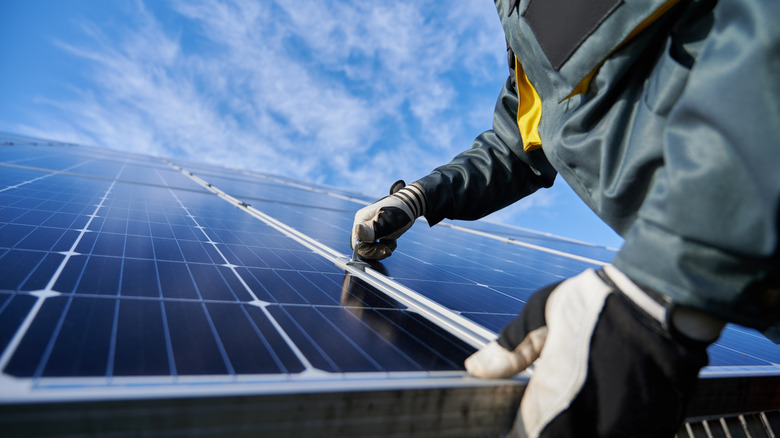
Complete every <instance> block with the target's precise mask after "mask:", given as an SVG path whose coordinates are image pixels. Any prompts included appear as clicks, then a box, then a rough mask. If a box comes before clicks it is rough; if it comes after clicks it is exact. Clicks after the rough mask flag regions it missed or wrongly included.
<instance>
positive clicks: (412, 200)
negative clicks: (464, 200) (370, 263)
mask: <svg viewBox="0 0 780 438" xmlns="http://www.w3.org/2000/svg"><path fill="white" fill-rule="evenodd" d="M399 183H400V184H399ZM399 185H400V186H402V185H403V181H399V182H397V183H395V184H393V188H391V189H390V196H386V197H384V198H382V199H380V200H379V201H377V202H375V203H373V204H371V205H369V206H367V207H363V208H361V209H360V210H358V212H357V213H355V220H354V222H353V223H352V235H351V237H350V248H353V249H354V248H355V244H356V243H357V242H359V243H357V254H358V256H360V257H361V258H363V259H367V260H382V259H384V258H387V257H389V256H390V255H391V254H392V253H393V251H394V250H395V248H396V246H397V244H396V239H398V238H399V237H400V236H401V234H403V233H405V232H406V230H408V229H409V228H411V226H412V224H414V221H415V219H417V218H418V217H420V216H422V215H423V214H425V202H426V200H425V193H424V192H423V190H422V188H420V186H418V185H416V184H410V185H408V186H406V187H403V188H401V189H398V188H397V187H398V186H399Z"/></svg>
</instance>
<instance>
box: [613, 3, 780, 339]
mask: <svg viewBox="0 0 780 438" xmlns="http://www.w3.org/2000/svg"><path fill="white" fill-rule="evenodd" d="M713 17H714V18H713V24H712V28H711V30H710V32H709V34H708V35H707V38H706V39H705V40H704V43H703V45H702V46H701V51H700V53H699V54H698V56H697V57H696V60H695V62H693V63H692V65H691V66H690V68H689V66H685V65H684V63H683V64H680V65H677V67H676V68H678V69H682V68H685V69H688V68H689V70H690V71H689V73H688V74H689V76H688V79H687V82H686V86H685V89H684V90H683V92H682V94H681V95H680V96H679V99H677V101H676V103H675V104H674V106H673V107H672V108H671V110H670V112H669V116H668V119H667V122H666V125H665V128H664V130H663V131H662V132H660V133H659V135H662V136H663V137H662V140H663V159H664V165H663V166H661V167H659V169H658V171H657V173H656V174H655V175H654V178H653V183H652V185H651V187H650V190H649V192H648V194H647V197H646V198H645V200H644V202H643V203H642V206H641V208H640V210H639V217H638V219H637V220H636V222H635V223H634V224H633V225H632V227H631V228H630V229H629V230H628V232H627V234H626V235H625V236H624V237H625V238H626V241H625V244H624V246H623V248H622V249H621V251H620V253H619V254H618V256H617V258H616V259H615V265H616V266H618V267H619V268H620V269H621V270H623V272H625V273H626V274H627V275H628V276H629V277H631V278H632V279H634V280H635V281H636V282H638V283H640V284H643V285H645V286H647V287H650V288H651V289H655V290H658V291H661V292H664V293H666V294H668V295H670V296H671V298H672V299H673V300H674V301H676V302H678V303H679V304H684V305H689V306H692V307H696V308H701V309H704V310H707V311H709V312H711V313H714V314H716V315H717V316H719V317H722V318H724V319H726V320H728V321H732V322H737V323H740V324H744V325H748V326H752V327H757V328H761V329H766V328H768V327H770V326H772V325H777V324H778V322H780V289H778V285H779V284H780V283H779V282H778V275H780V263H779V262H780V257H778V255H779V254H778V228H779V227H780V221H779V218H778V212H779V211H780V170H778V169H780V81H778V78H780V27H778V26H777V25H776V23H777V20H780V2H777V1H776V0H761V1H755V0H722V1H720V2H718V3H717V6H716V7H715V9H714V15H713ZM649 254H650V255H653V256H652V257H648V255H649Z"/></svg>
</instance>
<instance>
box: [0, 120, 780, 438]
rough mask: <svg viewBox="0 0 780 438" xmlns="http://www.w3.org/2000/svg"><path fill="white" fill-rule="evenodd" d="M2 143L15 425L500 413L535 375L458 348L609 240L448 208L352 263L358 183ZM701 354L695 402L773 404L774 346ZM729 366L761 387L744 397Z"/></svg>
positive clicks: (421, 422)
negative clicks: (456, 216) (487, 366)
mask: <svg viewBox="0 0 780 438" xmlns="http://www.w3.org/2000/svg"><path fill="white" fill-rule="evenodd" d="M0 144H2V146H0V351H1V352H2V353H0V369H1V370H2V375H1V376H0V425H2V427H3V430H7V431H11V434H12V435H13V434H40V435H47V434H48V435H57V434H68V433H81V432H84V431H91V432H94V433H105V434H108V433H132V431H139V430H156V431H158V432H162V433H184V434H187V433H194V432H193V431H197V433H198V434H215V435H224V434H236V433H254V432H257V431H265V432H268V433H280V434H283V433H288V434H289V433H294V434H295V435H297V436H305V435H312V436H317V435H326V434H338V435H340V436H348V435H365V434H374V435H385V436H391V435H408V434H410V433H411V432H417V433H420V434H424V435H428V436H430V435H452V434H455V435H486V434H487V435H489V434H499V433H501V432H502V431H505V430H506V428H507V427H508V425H509V421H510V420H511V418H512V415H513V413H514V410H515V409H516V406H517V402H518V400H519V396H520V394H521V393H522V388H523V385H524V382H525V377H519V378H517V379H514V380H510V381H501V382H495V381H481V380H478V379H473V378H470V377H468V376H466V375H465V373H464V371H463V367H462V363H463V360H464V359H465V358H466V357H467V356H468V355H469V354H471V353H472V352H473V351H474V350H475V348H478V347H479V346H481V345H483V344H484V343H485V342H487V341H488V340H490V339H492V338H493V337H494V336H495V333H496V332H497V331H498V330H500V328H501V327H502V326H503V325H504V324H506V323H507V322H508V321H509V320H510V319H511V318H513V317H514V316H515V315H516V313H517V312H518V311H520V309H522V306H523V303H524V301H525V300H526V299H527V298H528V296H529V295H530V294H531V293H532V292H533V291H534V290H536V289H537V288H539V287H541V286H543V285H546V284H549V283H551V282H555V281H559V280H561V279H563V278H566V277H569V276H572V275H575V274H577V273H579V272H580V271H582V270H583V269H586V268H592V267H598V266H599V265H602V264H604V263H605V262H608V261H609V260H610V259H611V257H612V256H613V255H614V250H611V249H608V248H603V247H597V246H593V245H588V244H584V243H582V242H574V241H571V240H566V239H561V238H557V237H555V236H549V235H543V234H540V233H536V232H533V231H529V230H522V229H518V228H512V227H505V226H502V225H498V224H491V223H486V222H475V223H469V224H463V223H444V224H442V225H441V226H436V227H433V228H431V229H428V227H423V226H418V227H415V228H413V229H412V230H410V231H409V232H408V233H407V235H405V236H404V239H403V240H402V241H401V242H400V247H399V249H398V250H397V252H396V254H395V255H394V256H393V257H391V258H390V259H387V260H386V261H383V262H382V263H381V264H374V265H372V266H370V267H369V268H367V269H365V270H362V269H360V268H358V267H355V266H352V265H350V264H348V263H347V262H348V255H349V254H350V250H349V242H348V235H349V228H350V226H351V223H352V216H353V214H354V211H356V210H357V209H358V208H360V207H361V206H362V205H364V204H366V203H368V202H370V200H369V199H367V198H366V197H364V196H362V195H360V194H357V193H351V192H347V191H343V190H339V189H335V188H329V187H322V186H316V185H311V184H307V183H305V182H301V181H296V180H292V179H288V178H283V177H275V176H271V175H260V174H254V173H251V172H247V171H241V170H228V169H223V168H217V167H213V166H207V165H202V164H197V163H186V162H177V163H172V162H168V161H166V160H161V159H156V158H151V157H145V156H140V155H135V154H128V153H122V152H117V151H110V150H105V149H97V148H88V147H83V146H76V145H68V144H61V143H50V142H43V141H40V140H35V139H29V138H23V137H18V136H9V135H4V136H0ZM710 355H711V366H710V367H709V368H707V369H706V370H705V371H703V373H702V376H703V382H711V384H710V385H704V390H703V391H702V392H701V394H700V396H699V398H698V400H699V402H698V403H699V404H697V405H696V406H694V407H693V410H694V411H695V413H696V415H709V414H723V413H726V412H727V410H725V409H732V410H733V409H736V410H737V411H734V412H738V411H739V412H741V411H744V410H746V409H753V410H765V409H768V408H775V409H776V408H777V406H776V405H777V404H778V403H777V397H778V396H777V394H778V392H777V381H778V380H777V377H776V376H778V375H780V365H778V364H780V348H778V347H777V346H775V345H774V344H772V343H771V342H769V341H767V340H766V339H764V338H763V337H762V336H761V335H759V334H757V333H754V332H752V331H750V330H747V329H744V328H739V327H729V328H728V329H727V330H726V331H725V332H724V335H723V337H722V338H721V340H720V341H719V342H718V343H717V344H715V345H713V346H712V347H711V349H710ZM732 377H736V379H735V378H732ZM738 381H742V382H753V383H755V382H759V383H761V385H762V388H763V390H759V389H755V388H754V389H753V390H751V392H750V393H749V394H746V396H745V397H743V398H744V400H741V401H736V400H735V399H734V397H733V396H732V395H730V394H728V392H729V391H743V390H744V389H745V387H746V386H745V385H746V384H745V383H739V382H738ZM766 385H770V386H768V387H767V386H766ZM748 386H749V385H748ZM762 397H763V398H762ZM772 397H774V399H772ZM766 400H770V402H766ZM771 400H774V401H771ZM773 403H774V404H773ZM727 405H728V406H729V407H728V408H725V407H724V406H727ZM696 409H699V411H696ZM133 412H135V413H133ZM770 416H771V415H770ZM131 417H132V418H133V421H132V422H131V423H127V421H128V419H129V418H131ZM139 418H140V419H139ZM118 422H119V423H118ZM120 423H121V424H120ZM697 424H698V423H697ZM377 425H381V426H378V427H379V429H377V430H371V431H369V429H367V428H369V427H376V426H377ZM689 427H690V426H689Z"/></svg>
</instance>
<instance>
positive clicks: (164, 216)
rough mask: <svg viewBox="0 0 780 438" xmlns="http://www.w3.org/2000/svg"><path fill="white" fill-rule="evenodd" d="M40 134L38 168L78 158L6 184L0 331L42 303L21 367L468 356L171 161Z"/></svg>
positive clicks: (182, 366) (410, 366) (6, 338)
mask: <svg viewBox="0 0 780 438" xmlns="http://www.w3.org/2000/svg"><path fill="white" fill-rule="evenodd" d="M36 149H37V150H36V151H34V152H35V154H37V155H39V156H38V157H37V158H36V157H35V154H31V155H30V156H28V157H27V161H36V163H35V164H36V165H33V164H29V163H28V165H29V166H30V167H42V168H43V167H48V168H50V169H53V170H63V169H67V168H69V167H72V169H69V170H68V172H71V173H68V174H56V173H46V172H41V171H38V170H30V169H19V168H13V167H12V168H9V169H11V170H12V171H13V172H14V173H15V174H16V176H17V177H16V178H15V180H14V184H19V186H18V187H12V186H11V185H6V186H4V187H0V190H3V191H2V192H0V196H2V198H0V199H2V200H3V201H4V203H3V204H2V205H0V218H2V223H0V236H2V237H0V273H2V275H0V289H2V292H1V293H2V297H3V298H4V300H3V302H2V308H0V317H2V320H0V321H2V323H1V324H0V328H2V329H3V332H2V337H0V340H2V341H3V343H4V344H3V345H4V346H8V344H9V343H10V340H11V338H13V336H14V335H15V334H16V332H17V331H19V330H22V328H21V327H22V321H23V320H24V319H25V318H26V317H28V313H29V312H32V311H33V308H34V306H35V305H36V303H37V304H39V307H38V308H36V309H35V311H34V314H33V315H32V316H31V317H30V318H31V319H30V320H29V321H28V323H29V324H28V326H26V327H25V328H24V333H23V336H21V337H19V338H18V339H17V342H16V344H15V345H14V346H13V350H12V351H10V352H8V351H6V352H5V353H4V355H5V356H6V363H5V366H4V369H3V371H4V372H5V373H7V374H9V375H12V376H16V377H22V378H65V377H105V378H111V377H128V376H187V375H193V376H196V375H222V374H225V375H242V374H247V375H265V374H296V373H301V372H303V371H304V370H306V369H307V368H308V367H312V366H313V367H315V368H318V366H317V365H322V366H323V367H322V368H319V369H321V370H323V371H328V372H334V373H345V372H365V371H380V372H388V371H409V370H413V371H428V370H459V369H462V362H463V359H465V357H466V356H467V355H468V354H470V353H471V352H472V351H473V347H470V346H467V345H466V344H465V343H464V342H463V341H460V340H459V339H457V338H456V337H455V336H453V335H451V334H449V333H447V332H446V331H444V330H443V329H441V328H440V327H438V326H436V325H434V324H432V323H430V322H428V321H427V320H425V319H423V318H421V317H419V316H417V315H415V314H412V313H411V312H409V311H408V310H405V307H404V306H403V305H401V304H399V303H398V302H396V301H395V300H392V299H390V298H387V297H385V296H384V295H383V294H379V293H378V292H376V291H374V290H373V288H371V287H370V286H367V285H362V284H357V283H354V282H347V283H349V284H350V286H349V287H348V288H346V289H345V284H346V283H345V282H344V279H345V274H344V271H342V270H340V269H338V268H336V266H335V265H334V264H333V262H330V261H328V260H327V259H325V258H323V257H322V256H320V255H318V254H315V253H314V252H312V251H311V250H310V249H307V248H305V247H303V246H301V245H300V244H298V243H297V242H295V241H293V240H292V239H290V238H289V237H287V236H285V235H283V234H281V233H280V232H279V231H277V230H275V229H273V228H271V227H270V226H268V225H265V224H264V223H263V222H261V221H259V220H258V219H256V218H253V217H251V216H249V215H247V214H246V213H244V212H242V211H241V210H239V209H238V208H236V207H235V206H232V205H230V204H228V203H227V202H225V201H223V200H222V199H220V198H218V197H217V196H215V195H214V194H211V193H208V192H207V191H205V190H202V188H201V187H200V186H197V185H194V184H195V183H194V182H192V180H190V179H189V178H187V177H186V176H184V175H182V174H181V173H179V172H175V171H173V170H172V168H170V167H160V166H159V164H154V163H149V164H147V167H143V165H142V164H139V165H129V164H127V163H125V161H127V160H125V159H124V158H126V157H123V156H121V155H119V156H113V157H110V161H108V162H105V163H103V164H104V165H103V166H95V165H93V163H95V162H96V158H95V157H91V158H90V156H89V154H86V153H83V151H78V150H75V149H68V150H67V151H65V152H64V153H62V154H60V153H59V151H57V150H56V148H53V150H50V149H48V148H40V147H38V148H36ZM4 150H15V149H13V148H4ZM47 152H48V153H49V154H50V155H48V156H47ZM40 155H43V156H40ZM80 160H81V161H80ZM5 161H6V162H7V161H8V160H5ZM135 161H140V160H135ZM58 162H59V163H60V165H58V164H57V163H58ZM106 175H113V177H112V178H107V179H103V178H104V177H106ZM95 177H98V178H95ZM155 178H157V179H156V180H155ZM190 183H192V184H193V185H194V186H192V187H194V190H181V189H182V188H189V187H187V186H188V185H190ZM50 283H51V284H50ZM47 288H50V289H47ZM38 291H43V292H44V295H43V296H38V297H37V298H36V296H37V295H30V293H35V294H38V293H39V292H38ZM314 327H316V330H315V329H314ZM288 330H289V332H288ZM326 333H327V335H325V334H326ZM294 339H297V340H298V342H294ZM391 340H398V344H396V343H394V341H391ZM291 341H292V342H294V343H293V344H291V343H290V342H291ZM437 345H447V346H449V347H447V348H446V349H445V350H443V351H442V350H439V349H438V348H436V346H437ZM345 351H348V352H349V356H345Z"/></svg>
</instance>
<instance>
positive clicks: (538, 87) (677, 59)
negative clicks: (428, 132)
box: [418, 0, 780, 339]
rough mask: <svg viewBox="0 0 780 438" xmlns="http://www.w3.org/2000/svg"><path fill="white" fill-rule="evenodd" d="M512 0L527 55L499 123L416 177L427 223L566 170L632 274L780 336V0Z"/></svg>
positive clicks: (504, 4) (510, 197)
mask: <svg viewBox="0 0 780 438" xmlns="http://www.w3.org/2000/svg"><path fill="white" fill-rule="evenodd" d="M510 3H511V2H510V1H509V0H497V1H496V7H497V9H498V13H499V16H500V18H501V22H502V24H503V27H504V31H505V33H506V37H507V42H508V45H509V47H510V48H511V51H512V52H514V56H515V57H516V63H515V66H516V67H517V70H516V71H513V72H512V74H510V77H509V79H507V81H506V83H505V85H504V88H503V90H502V91H501V94H500V96H499V99H498V103H497V105H496V110H495V115H494V121H493V129H491V130H489V131H487V132H485V133H483V134H481V135H480V136H479V137H478V138H477V139H476V140H475V141H474V144H473V146H472V148H471V149H470V150H468V151H465V152H463V153H461V154H459V155H458V156H457V157H455V158H454V159H453V160H452V161H451V162H450V163H449V164H446V165H444V166H441V167H439V168H437V169H436V170H434V171H433V172H432V173H431V174H430V175H428V176H426V177H424V178H422V179H421V180H419V181H418V183H419V184H420V185H421V186H422V187H423V189H424V190H425V192H426V196H427V198H428V210H427V212H426V219H428V221H429V223H430V224H432V225H433V224H435V223H437V222H439V221H441V220H442V219H444V218H445V217H446V218H451V219H476V218H479V217H482V216H485V215H486V214H489V213H491V212H493V211H496V210H498V209H500V208H502V207H505V206H507V205H509V204H511V203H513V202H515V201H517V200H518V199H520V198H522V197H524V196H526V195H529V194H531V193H533V192H534V191H536V190H537V189H539V188H541V187H549V186H550V185H552V183H553V180H554V179H555V175H556V174H557V173H560V174H561V176H563V178H564V179H565V180H566V181H567V182H568V183H569V184H570V185H571V187H572V188H573V189H574V191H575V192H577V193H578V194H579V195H580V196H581V197H582V199H583V200H584V201H585V202H586V203H587V204H588V205H589V206H590V207H591V208H592V209H593V210H594V211H595V212H596V213H597V214H598V215H599V216H600V217H601V218H602V219H603V220H604V221H605V222H606V223H607V224H609V225H610V226H611V227H612V228H613V229H615V230H616V231H617V232H618V233H619V234H620V235H621V236H623V237H624V238H625V243H624V245H623V247H622V248H621V250H620V252H619V253H618V255H617V256H616V258H615V260H614V261H613V263H614V264H615V265H616V266H617V267H618V268H620V269H621V270H622V271H623V272H624V273H625V274H626V275H628V276H629V277H630V278H632V279H633V280H634V281H635V282H637V283H638V284H640V285H642V286H644V287H646V288H649V289H652V290H655V291H657V292H660V293H662V294H664V295H666V296H668V297H670V298H671V299H672V300H673V301H674V302H676V303H679V304H682V305H687V306H691V307H694V308H698V309H702V310H704V311H706V312H708V313H711V314H713V315H715V316H718V317H720V318H723V319H726V320H728V321H731V322H735V323H738V324H742V325H746V326H750V327H755V328H758V329H761V330H768V331H766V333H767V334H768V335H770V337H772V338H774V339H780V337H778V336H777V335H780V289H779V285H780V280H779V278H780V252H779V251H778V229H779V228H780V218H779V213H778V212H779V211H780V26H777V23H778V22H780V2H778V1H777V0H720V1H717V2H716V1H708V0H702V1H687V0H682V1H679V2H677V1H675V0H672V1H663V0H642V1H640V0H622V1H621V0H598V1H595V0H594V1H585V0H521V1H520V2H519V5H516V6H514V7H512V5H510ZM510 59H511V52H510ZM518 95H519V96H520V99H518ZM518 108H520V111H519V112H520V120H519V121H518ZM521 129H522V130H523V134H521ZM524 143H525V144H524ZM539 143H541V145H540V144H539ZM540 146H541V147H540Z"/></svg>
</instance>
